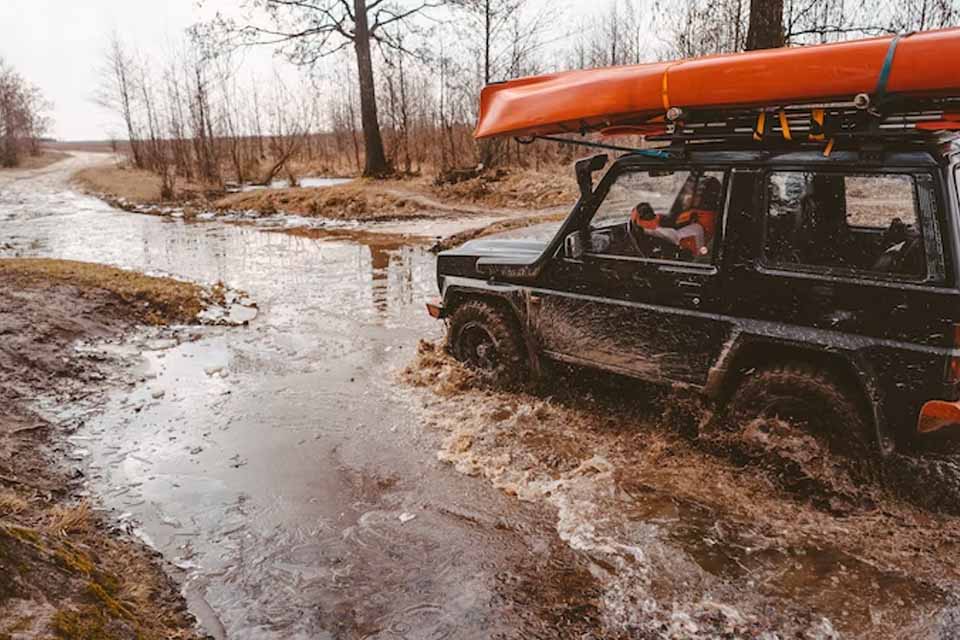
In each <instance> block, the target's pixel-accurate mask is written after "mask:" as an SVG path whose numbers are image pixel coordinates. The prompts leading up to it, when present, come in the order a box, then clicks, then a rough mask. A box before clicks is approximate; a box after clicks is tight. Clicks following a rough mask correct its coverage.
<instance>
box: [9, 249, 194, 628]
mask: <svg viewBox="0 0 960 640" xmlns="http://www.w3.org/2000/svg"><path fill="white" fill-rule="evenodd" d="M203 302H204V300H203V292H202V290H201V289H200V288H199V287H197V286H195V285H191V284H186V283H181V282H176V281H173V280H169V279H165V278H151V277H147V276H142V275H138V274H132V273H129V272H124V271H120V270H118V269H113V268H110V267H102V266H98V265H91V264H83V263H75V262H66V261H56V260H40V259H30V260H27V259H23V260H20V259H8V260H0V334H3V336H4V339H3V343H2V346H0V638H4V639H14V638H37V637H44V638H47V637H56V638H65V639H74V638H91V639H92V638H97V639H109V638H192V637H196V633H195V631H194V630H193V622H192V619H191V618H190V617H189V616H188V615H187V614H186V612H185V608H184V605H183V602H182V599H181V598H180V596H179V593H178V590H177V588H176V586H175V585H174V584H172V583H171V581H170V580H169V579H168V578H167V577H166V575H165V574H164V572H163V571H162V570H161V569H160V568H159V566H158V565H157V564H156V560H155V558H154V557H153V555H152V553H151V552H149V551H148V550H146V549H145V548H144V547H143V546H142V545H141V544H139V543H138V542H136V541H134V540H133V539H131V538H129V537H128V536H126V535H123V534H121V533H119V532H118V531H116V530H114V529H111V527H110V525H109V524H108V523H107V522H106V521H105V520H104V519H103V518H102V517H101V516H100V515H99V514H97V513H96V512H95V510H94V509H92V505H91V504H90V503H88V502H87V501H85V500H82V499H80V498H78V495H79V489H80V483H81V482H82V480H83V478H82V476H83V474H82V473H81V472H80V471H79V470H77V469H76V468H73V467H72V466H71V465H70V463H69V460H68V459H67V457H66V456H67V454H66V447H65V444H64V435H65V434H64V433H63V432H62V431H61V430H60V429H59V428H58V427H57V426H55V425H53V424H51V423H50V422H48V421H47V420H46V419H44V417H43V416H41V415H39V414H38V413H36V411H35V410H34V408H33V402H34V400H35V399H36V398H37V396H38V395H41V394H45V395H46V394H52V393H56V394H58V395H59V396H62V397H63V398H64V401H67V402H68V401H69V398H71V397H75V396H76V395H77V394H86V393H89V392H90V389H91V388H95V387H96V385H97V383H98V381H100V380H102V378H103V372H101V371H99V369H98V362H97V361H96V360H94V359H84V358H81V357H80V356H78V355H76V354H74V353H73V352H72V349H71V345H72V344H73V342H74V341H76V340H79V339H112V338H115V337H117V336H119V335H120V334H122V333H123V332H124V331H126V330H128V329H129V328H131V327H133V326H134V325H138V324H143V323H148V324H160V323H168V322H175V323H180V322H189V321H191V320H193V319H194V318H195V317H196V313H197V311H199V310H200V309H201V308H202V306H203Z"/></svg>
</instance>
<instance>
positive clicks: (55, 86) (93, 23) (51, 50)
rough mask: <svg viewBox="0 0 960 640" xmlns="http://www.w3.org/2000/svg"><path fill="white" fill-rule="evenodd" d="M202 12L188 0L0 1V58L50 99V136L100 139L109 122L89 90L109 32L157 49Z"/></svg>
mask: <svg viewBox="0 0 960 640" xmlns="http://www.w3.org/2000/svg"><path fill="white" fill-rule="evenodd" d="M206 4H207V5H214V6H216V5H217V4H220V5H229V4H235V2H234V3H231V2H229V1H227V0H223V1H220V2H211V1H210V0H208V1H207V3H206ZM210 13H212V12H211V11H210V10H208V9H204V10H202V11H201V10H199V9H198V8H197V6H196V2H195V0H0V58H3V59H4V60H6V62H7V63H8V64H11V65H13V67H14V68H16V69H17V71H19V72H20V73H21V75H23V76H24V77H26V78H27V79H29V80H30V81H31V82H33V83H34V84H36V85H38V86H39V87H40V88H41V89H42V90H43V92H44V95H46V96H47V98H49V99H50V100H53V102H54V103H55V111H54V118H55V119H56V124H55V127H54V135H55V136H56V137H58V138H61V139H65V140H90V139H103V138H105V137H106V136H107V130H108V128H110V125H111V123H112V122H113V120H112V118H111V117H110V115H109V114H108V113H105V112H104V111H103V110H102V109H100V107H98V106H97V105H95V104H94V103H93V101H92V96H93V93H94V90H95V88H96V85H97V82H98V78H97V68H98V67H99V66H100V60H101V57H102V52H103V49H104V48H105V46H106V43H107V40H108V38H109V36H110V33H111V31H112V30H113V29H114V28H116V29H117V30H118V31H119V32H120V33H121V34H122V35H123V37H124V39H125V40H127V41H129V42H136V43H138V44H139V45H141V46H142V47H143V49H144V50H145V51H163V50H164V49H166V48H168V47H167V45H168V44H169V42H170V41H171V39H172V38H174V37H176V36H177V35H178V34H179V33H181V32H182V30H183V29H185V28H186V27H188V26H190V25H191V24H192V23H193V22H195V21H196V20H198V19H199V18H201V17H204V16H206V15H209V14H210Z"/></svg>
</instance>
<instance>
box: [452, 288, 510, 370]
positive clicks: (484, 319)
mask: <svg viewBox="0 0 960 640" xmlns="http://www.w3.org/2000/svg"><path fill="white" fill-rule="evenodd" d="M447 348H448V349H449V350H450V353H451V354H453V357H455V358H456V359H457V360H459V361H461V362H463V363H464V364H466V365H467V366H468V367H470V368H471V369H474V370H476V371H479V372H480V373H481V374H482V375H483V376H484V377H486V378H488V379H489V380H491V381H492V382H494V383H497V384H503V385H513V384H518V383H520V382H523V381H524V380H525V379H526V378H527V373H528V367H527V352H526V343H525V341H524V339H523V336H522V335H521V332H520V327H519V326H518V325H517V322H516V320H515V318H514V317H513V316H512V315H508V314H507V313H504V312H503V311H501V310H500V309H498V308H497V307H495V306H494V305H492V304H490V303H488V302H485V301H482V300H472V301H470V302H465V303H463V304H462V305H460V306H459V307H457V309H456V311H454V312H453V315H452V316H451V318H450V326H449V329H448V331H447Z"/></svg>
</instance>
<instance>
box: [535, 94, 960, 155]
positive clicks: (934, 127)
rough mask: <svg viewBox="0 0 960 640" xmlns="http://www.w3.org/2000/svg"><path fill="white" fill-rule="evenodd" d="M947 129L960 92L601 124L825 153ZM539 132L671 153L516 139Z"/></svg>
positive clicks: (677, 141)
mask: <svg viewBox="0 0 960 640" xmlns="http://www.w3.org/2000/svg"><path fill="white" fill-rule="evenodd" d="M944 132H960V98H930V99H916V98H911V99H909V100H904V99H898V98H897V97H896V96H889V97H888V98H887V99H886V100H885V101H884V103H883V105H881V106H878V107H873V106H871V105H870V99H869V97H867V96H866V95H862V96H857V98H856V99H855V100H854V101H853V102H833V103H825V104H807V105H791V106H766V107H753V108H736V109H710V110H696V111H693V110H690V111H686V110H683V109H676V108H674V109H671V110H670V111H669V112H667V114H666V117H663V116H661V117H659V118H654V119H651V120H646V121H638V122H626V123H618V124H617V125H616V126H615V127H611V128H609V129H606V130H601V134H606V135H610V136H612V135H625V134H635V135H642V136H643V138H644V140H645V141H647V142H669V143H671V146H672V147H685V146H687V145H694V144H704V143H722V142H737V143H741V144H743V145H744V146H745V147H747V148H756V149H765V148H770V147H776V148H781V149H782V148H783V147H785V146H786V147H790V146H793V145H804V144H807V145H809V144H816V145H820V146H821V147H822V148H823V149H824V152H825V155H829V154H830V152H831V151H832V149H833V147H834V145H835V144H836V143H840V144H845V143H854V144H855V145H856V146H861V147H867V146H870V147H878V146H879V147H880V148H882V147H884V146H886V145H889V144H900V145H902V144H911V143H914V144H930V143H936V142H940V141H942V136H943V133H944ZM585 133H586V132H583V134H582V135H585ZM952 135H953V136H956V135H957V134H956V133H953V134H952ZM536 139H540V140H549V141H553V142H561V143H567V144H576V145H580V146H585V147H589V148H600V149H609V150H613V151H622V152H627V153H639V154H644V155H654V156H660V155H666V154H664V150H663V149H662V148H661V149H644V148H634V147H627V146H621V145H615V144H608V143H605V142H598V141H593V140H585V139H582V138H581V139H577V138H565V137H560V136H551V135H543V136H532V137H530V138H524V139H521V138H518V139H517V140H518V142H522V143H529V142H533V141H534V140H536Z"/></svg>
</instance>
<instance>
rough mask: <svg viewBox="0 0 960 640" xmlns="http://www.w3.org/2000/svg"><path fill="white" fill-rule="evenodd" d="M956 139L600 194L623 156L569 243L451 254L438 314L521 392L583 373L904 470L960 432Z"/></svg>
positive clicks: (723, 148) (869, 144)
mask: <svg viewBox="0 0 960 640" xmlns="http://www.w3.org/2000/svg"><path fill="white" fill-rule="evenodd" d="M957 140H958V139H956V138H950V137H946V138H945V137H943V135H942V134H941V135H939V137H936V138H935V137H933V136H931V135H925V134H920V133H915V134H911V135H902V136H887V137H879V136H875V137H873V138H869V139H866V138H865V139H864V140H863V141H862V142H859V141H858V140H857V138H855V137H853V136H851V137H850V138H848V139H847V140H846V142H845V144H843V145H840V144H838V145H836V148H834V149H832V152H831V150H827V151H826V152H825V150H824V144H823V143H818V144H789V145H788V144H780V145H759V146H758V145H756V144H753V143H752V142H750V141H744V140H741V139H739V138H736V137H733V136H731V137H728V138H721V139H719V140H715V141H713V142H711V143H702V144H691V143H687V142H682V143H681V144H677V143H676V140H674V144H673V145H672V146H670V147H667V148H665V149H661V150H658V151H649V150H648V151H637V152H634V153H626V154H625V155H623V156H622V157H620V158H618V159H617V160H616V161H615V162H613V163H612V165H611V166H610V168H609V170H607V172H606V174H605V175H604V176H603V177H602V178H601V179H600V180H599V181H598V182H597V184H596V186H595V187H594V185H593V180H592V174H593V173H594V172H595V171H598V170H599V169H600V168H602V167H603V166H605V165H606V162H607V159H606V156H602V155H601V156H595V157H594V158H590V159H585V160H581V161H580V162H578V163H577V176H578V179H579V182H580V185H581V197H580V199H579V200H578V202H577V203H576V204H575V206H574V207H573V210H572V212H571V213H570V215H569V217H568V218H567V220H566V221H565V222H564V223H563V225H562V226H561V227H560V228H559V230H558V231H557V232H556V235H555V236H554V237H553V238H552V239H551V240H549V241H544V242H539V241H532V240H509V239H484V240H475V241H471V242H468V243H466V244H464V245H463V246H461V247H459V248H457V249H453V250H450V251H445V252H443V253H441V254H440V255H439V258H438V261H437V272H438V283H439V287H440V291H441V292H442V300H440V301H438V302H435V303H431V304H429V305H428V309H429V310H430V313H431V315H433V316H434V317H440V318H447V319H448V325H449V332H448V346H449V348H450V350H451V351H452V353H453V354H454V355H455V356H456V357H457V358H459V359H461V360H463V361H465V362H466V363H468V364H470V365H472V366H474V367H477V368H480V369H486V370H488V371H489V372H490V373H491V374H493V375H494V376H496V377H498V378H500V379H503V380H508V381H517V380H519V379H521V378H523V377H525V376H527V375H529V374H531V373H536V372H538V371H540V370H541V366H542V364H543V363H544V359H549V360H554V361H561V362H564V363H569V364H574V365H584V366H587V367H592V368H598V369H604V370H608V371H611V372H615V373H618V374H625V375H628V376H635V377H639V378H644V379H648V380H652V381H659V382H665V383H668V384H672V385H685V386H689V387H692V388H695V389H698V390H702V392H703V393H704V394H705V395H706V396H708V397H709V398H711V399H713V400H714V401H715V402H716V403H717V404H718V406H719V407H720V408H721V409H722V410H723V412H725V415H728V416H730V415H732V416H734V417H736V418H738V419H744V418H749V417H753V416H774V415H776V416H778V417H782V418H787V419H794V420H799V421H802V422H805V423H811V422H815V423H817V424H818V425H819V427H822V428H825V429H827V430H831V431H832V432H834V433H836V432H838V431H845V432H846V433H843V434H842V435H843V437H844V438H846V437H848V436H849V437H855V438H861V439H863V441H865V442H868V443H869V444H870V445H871V446H874V447H876V448H878V449H879V451H880V452H882V453H884V454H888V453H890V452H891V451H893V450H894V449H895V448H898V447H905V446H910V445H914V444H916V443H918V442H924V441H928V440H929V439H930V438H933V437H934V436H928V434H933V433H934V432H936V433H938V434H941V436H942V435H943V434H947V433H949V432H951V431H953V429H950V428H949V427H952V426H960V402H958V400H960V215H958V214H960V208H958V188H960V184H958V183H960V169H958V166H960V142H957ZM937 437H938V438H939V437H940V436H937Z"/></svg>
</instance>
